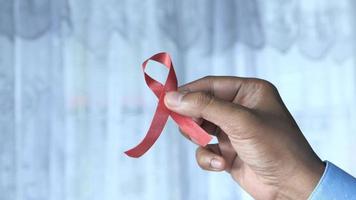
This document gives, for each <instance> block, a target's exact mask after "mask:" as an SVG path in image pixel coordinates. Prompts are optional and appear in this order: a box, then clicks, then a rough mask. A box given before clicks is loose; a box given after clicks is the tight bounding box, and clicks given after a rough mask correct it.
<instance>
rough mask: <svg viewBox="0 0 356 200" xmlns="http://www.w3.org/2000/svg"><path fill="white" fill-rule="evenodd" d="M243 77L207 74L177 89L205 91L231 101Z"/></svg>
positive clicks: (243, 79) (242, 81)
mask: <svg viewBox="0 0 356 200" xmlns="http://www.w3.org/2000/svg"><path fill="white" fill-rule="evenodd" d="M244 81H245V78H240V77H233V76H207V77H204V78H201V79H198V80H196V81H193V82H191V83H188V84H186V85H183V86H181V87H179V91H189V92H197V91H202V92H207V93H210V94H212V95H214V96H215V97H217V98H220V99H222V100H226V101H231V100H232V99H233V98H234V96H235V95H236V94H237V92H238V90H239V89H240V87H241V86H242V84H243V83H244Z"/></svg>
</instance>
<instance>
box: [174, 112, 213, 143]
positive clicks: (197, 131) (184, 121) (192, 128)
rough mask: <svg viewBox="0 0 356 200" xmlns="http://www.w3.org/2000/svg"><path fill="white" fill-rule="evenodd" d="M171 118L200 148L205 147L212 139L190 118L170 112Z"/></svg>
mask: <svg viewBox="0 0 356 200" xmlns="http://www.w3.org/2000/svg"><path fill="white" fill-rule="evenodd" d="M171 117H172V118H173V120H174V121H175V122H176V123H177V124H178V126H179V127H180V128H181V129H182V130H183V131H184V132H185V133H187V134H188V135H189V137H190V138H191V139H192V140H194V141H195V142H196V143H198V144H199V145H200V146H206V145H207V144H209V142H210V141H211V139H212V138H213V137H212V136H211V135H209V134H208V133H207V132H206V131H205V130H204V129H203V128H201V127H200V126H199V125H198V124H197V123H195V122H194V121H193V120H192V119H191V118H189V117H185V116H182V115H179V114H177V113H174V112H171Z"/></svg>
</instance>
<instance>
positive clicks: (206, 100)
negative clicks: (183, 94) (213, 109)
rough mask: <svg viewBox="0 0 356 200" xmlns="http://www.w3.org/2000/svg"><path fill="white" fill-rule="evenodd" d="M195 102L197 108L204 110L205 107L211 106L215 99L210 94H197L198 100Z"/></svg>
mask: <svg viewBox="0 0 356 200" xmlns="http://www.w3.org/2000/svg"><path fill="white" fill-rule="evenodd" d="M194 100H195V102H194V104H195V105H197V107H199V108H201V109H204V108H205V107H207V106H208V105H209V104H211V103H212V101H213V100H214V98H213V96H212V95H211V94H209V93H206V92H197V93H196V98H194Z"/></svg>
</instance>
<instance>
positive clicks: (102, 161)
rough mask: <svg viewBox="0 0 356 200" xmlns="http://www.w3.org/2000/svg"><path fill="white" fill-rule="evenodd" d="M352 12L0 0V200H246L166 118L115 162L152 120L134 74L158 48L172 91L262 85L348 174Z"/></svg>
mask: <svg viewBox="0 0 356 200" xmlns="http://www.w3.org/2000/svg"><path fill="white" fill-rule="evenodd" d="M354 13H356V3H354V1H353V0H331V1H325V0H285V1H281V0H268V1H265V0H225V1H218V0H215V1H213V0H208V1H206V0H197V1H190V0H147V1H142V0H72V1H69V0H0V199H4V200H47V199H49V200H102V199H110V200H111V199H129V200H136V199H140V200H141V199H143V200H151V199H172V200H175V199H176V200H178V199H185V200H193V199H194V200H195V199H211V200H215V199H219V200H225V199H226V200H230V199H250V198H249V197H248V195H247V194H245V193H244V192H243V191H242V190H241V189H240V188H239V186H238V185H237V184H236V183H234V182H233V181H232V180H231V178H230V176H229V175H228V174H226V173H211V172H205V171H202V170H201V169H200V168H199V167H198V166H197V164H196V163H195V158H194V154H195V148H196V147H195V145H193V144H191V143H190V142H188V141H186V140H185V139H184V138H183V137H182V136H181V135H180V134H179V132H178V131H177V127H176V125H175V124H174V123H173V122H172V121H169V123H168V124H167V126H166V128H165V130H164V132H163V133H162V136H161V137H160V138H159V140H158V142H157V143H156V144H155V145H154V147H153V148H152V149H151V150H150V151H149V152H148V153H147V154H146V155H144V156H143V157H142V158H140V159H132V158H128V157H126V156H125V155H124V154H123V152H124V151H125V150H127V149H128V148H130V147H132V146H134V145H135V144H137V142H139V141H140V140H141V138H142V137H143V136H144V134H146V131H147V128H148V126H149V124H150V121H151V118H152V115H153V113H154V109H155V106H156V103H157V102H156V98H155V97H154V95H153V94H152V93H151V91H150V90H149V89H148V88H147V86H146V85H145V83H144V81H143V74H142V71H141V67H140V64H141V62H142V61H143V60H144V59H146V58H147V57H148V56H150V55H152V54H154V53H157V52H159V51H167V52H169V53H170V54H171V55H172V57H173V62H174V64H175V67H176V71H177V75H178V77H179V82H180V84H183V83H186V82H189V81H192V80H194V79H197V78H200V77H202V76H206V75H233V76H253V77H259V78H264V79H267V80H270V81H271V82H273V83H274V84H275V85H276V86H277V87H278V88H279V91H280V93H281V96H282V98H283V99H284V101H285V103H286V105H287V106H288V108H289V109H290V111H291V112H292V114H293V116H294V117H295V118H296V120H297V122H298V123H299V125H300V126H301V129H302V130H303V132H304V134H305V135H306V137H307V139H308V140H309V142H310V143H311V144H312V146H313V147H314V148H315V150H316V151H317V153H318V154H319V155H320V156H321V158H322V159H327V160H330V161H332V162H334V163H335V164H337V165H339V166H340V167H342V168H343V169H345V170H346V171H347V172H349V173H351V174H353V175H356V167H355V166H356V157H355V155H354V152H355V151H356V148H355V142H356V135H355V131H356V126H355V124H356V123H355V122H356V114H355V113H356V87H355V83H356V68H355V67H356V62H355V61H356V60H355V47H356V29H355V28H356V22H355V21H354V19H355V16H354ZM154 73H155V74H156V76H158V77H163V76H164V75H165V73H166V72H165V71H162V70H158V71H156V72H154Z"/></svg>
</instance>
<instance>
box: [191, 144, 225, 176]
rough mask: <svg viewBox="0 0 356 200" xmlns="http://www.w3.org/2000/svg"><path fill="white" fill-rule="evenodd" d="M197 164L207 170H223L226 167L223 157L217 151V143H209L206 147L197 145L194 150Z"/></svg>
mask: <svg viewBox="0 0 356 200" xmlns="http://www.w3.org/2000/svg"><path fill="white" fill-rule="evenodd" d="M196 160H197V162H198V165H199V166H200V167H201V168H202V169H205V170H209V171H223V170H225V168H226V162H225V159H224V158H223V157H222V156H221V155H220V153H219V147H218V145H217V144H209V145H207V146H206V147H199V148H198V149H197V151H196Z"/></svg>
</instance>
